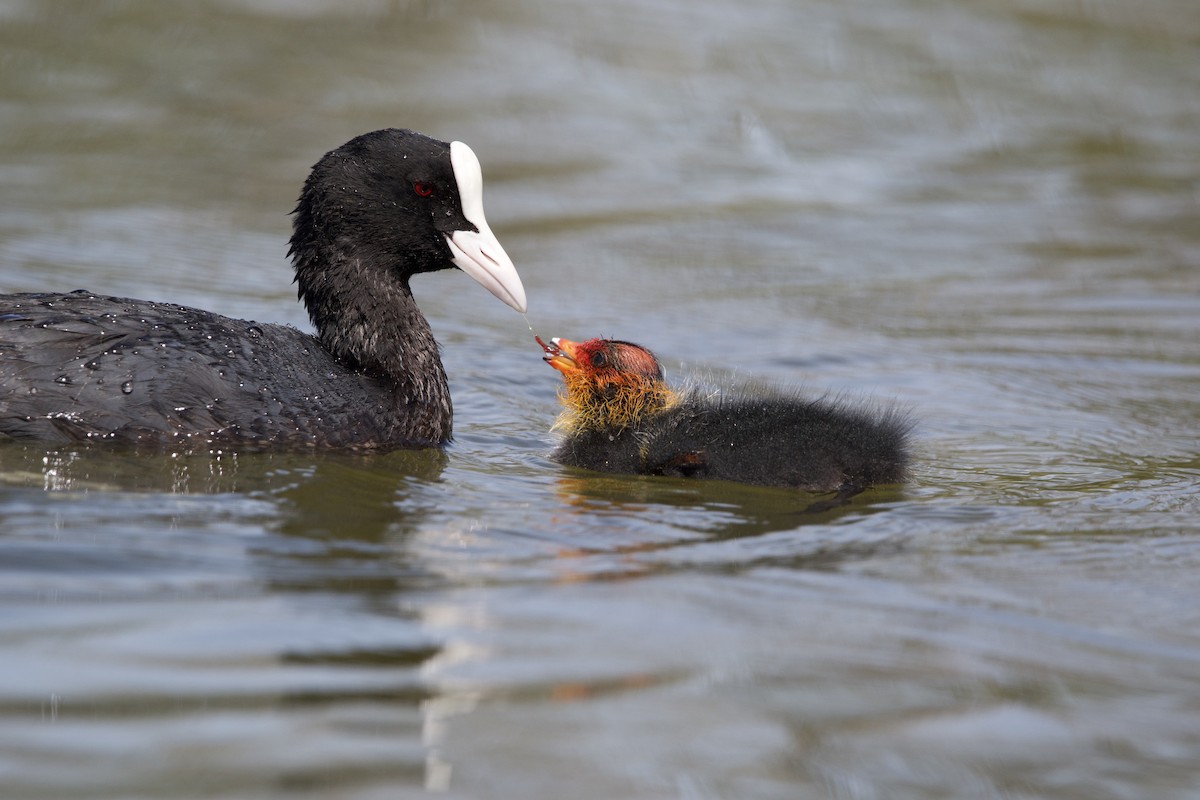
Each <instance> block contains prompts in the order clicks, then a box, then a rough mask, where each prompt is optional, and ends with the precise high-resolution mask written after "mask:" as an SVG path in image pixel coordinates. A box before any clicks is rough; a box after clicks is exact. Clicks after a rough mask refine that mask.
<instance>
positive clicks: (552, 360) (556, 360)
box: [538, 337, 579, 374]
mask: <svg viewBox="0 0 1200 800" xmlns="http://www.w3.org/2000/svg"><path fill="white" fill-rule="evenodd" d="M538 344H540V345H541V346H542V350H544V351H545V352H546V355H544V356H542V360H543V361H545V362H546V363H547V364H549V365H550V366H552V367H554V368H555V369H556V370H558V371H559V372H562V373H564V374H566V373H568V372H576V371H577V370H578V369H579V362H578V361H576V360H575V353H576V348H578V347H579V344H578V343H577V342H572V341H571V340H570V339H560V338H558V337H554V338H553V339H551V340H550V344H546V343H545V342H543V341H542V340H541V339H538Z"/></svg>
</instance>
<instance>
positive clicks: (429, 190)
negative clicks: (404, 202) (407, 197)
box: [413, 181, 433, 197]
mask: <svg viewBox="0 0 1200 800" xmlns="http://www.w3.org/2000/svg"><path fill="white" fill-rule="evenodd" d="M413 191H414V192H416V193H417V196H418V197H429V195H431V194H433V184H432V183H425V182H424V181H416V182H415V183H413Z"/></svg>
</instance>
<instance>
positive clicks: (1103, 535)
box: [0, 0, 1200, 800]
mask: <svg viewBox="0 0 1200 800" xmlns="http://www.w3.org/2000/svg"><path fill="white" fill-rule="evenodd" d="M389 126H399V127H411V128H415V129H417V130H421V131H423V132H425V133H429V134H431V135H434V136H437V137H439V138H444V139H461V140H463V141H465V142H468V143H469V144H470V145H471V146H472V147H473V148H474V149H475V151H476V152H477V153H478V154H479V156H480V159H481V161H482V163H483V166H484V174H485V179H486V187H485V193H486V208H487V211H488V218H489V221H490V222H491V225H492V228H493V229H494V230H495V231H496V233H497V234H498V236H499V237H500V239H501V241H502V242H503V243H504V244H505V247H506V248H507V250H508V251H509V253H510V255H512V256H513V258H514V260H515V261H516V263H517V265H518V268H519V270H520V271H521V274H522V276H523V278H524V281H525V286H526V288H527V290H528V292H529V297H530V320H531V321H532V322H533V324H534V325H535V326H536V327H537V328H538V330H539V332H541V333H542V334H543V335H559V336H567V337H570V338H576V339H578V338H586V337H590V336H594V335H608V336H619V337H620V338H624V339H630V340H633V341H637V342H640V343H643V344H645V345H647V346H650V347H651V348H653V349H654V350H656V351H657V352H658V353H659V354H660V356H661V357H662V358H663V360H664V362H665V363H666V364H667V365H668V368H669V372H670V375H671V376H673V377H676V378H677V377H679V376H680V375H682V374H685V373H686V372H687V371H688V370H692V369H701V370H717V371H732V372H734V373H736V374H738V375H742V376H745V377H751V376H753V377H756V378H764V379H768V380H774V381H781V382H786V383H791V384H801V385H803V386H806V387H808V388H809V389H810V390H811V391H813V392H815V393H819V392H825V391H832V392H839V393H845V394H848V395H850V396H855V397H869V398H876V399H879V400H882V401H895V402H899V403H902V404H905V405H907V406H909V407H911V408H912V409H913V411H914V414H915V416H916V417H917V418H918V419H919V421H920V424H919V428H918V439H917V450H918V458H917V464H916V469H915V471H914V476H913V480H912V481H911V483H910V484H909V485H907V486H905V487H903V488H893V489H884V490H877V491H874V492H871V493H868V494H866V495H863V496H861V497H859V498H857V499H856V500H855V502H853V503H852V504H851V505H849V506H848V507H845V508H842V509H838V510H836V511H832V512H827V513H823V514H803V513H801V509H802V508H803V507H804V505H806V504H807V500H806V499H804V498H798V497H796V496H795V495H793V494H792V493H789V492H781V491H775V490H770V491H768V490H762V489H754V488H748V487H737V486H727V485H721V484H693V483H686V482H677V481H671V480H664V479H658V480H647V479H638V478H626V477H616V476H597V475H592V474H588V473H584V472H576V471H570V470H566V469H563V468H560V467H558V466H556V465H554V464H553V463H551V462H549V461H548V460H547V459H546V453H547V452H548V450H549V449H550V447H551V445H552V442H553V440H552V438H551V435H550V434H549V432H548V428H549V425H550V424H551V422H552V420H553V417H554V415H555V413H556V404H555V400H554V393H555V390H556V388H557V380H556V379H557V375H556V373H553V372H552V371H551V370H549V369H547V368H546V367H545V365H544V364H543V363H542V362H541V359H540V353H539V351H538V350H537V348H536V347H535V346H534V345H533V343H532V340H531V338H530V336H529V332H528V331H527V329H526V328H525V323H524V321H523V320H521V318H520V317H519V316H518V315H515V314H513V313H512V312H511V311H510V310H509V309H507V308H505V307H504V306H503V305H502V304H500V303H498V302H496V301H495V300H494V298H492V297H491V296H489V295H488V294H487V293H486V292H484V291H482V290H481V289H480V288H479V287H478V286H475V285H474V284H473V283H472V282H470V281H468V280H467V279H465V278H464V277H463V276H461V275H458V274H454V273H449V272H444V273H438V274H436V275H430V276H424V277H420V278H418V279H417V281H416V283H415V290H416V293H417V295H418V300H419V302H420V303H421V306H422V308H423V310H424V311H425V313H426V315H427V316H428V317H429V318H430V320H431V322H432V324H433V326H434V329H435V332H436V333H437V335H438V337H439V339H440V341H441V342H442V345H443V350H444V357H445V361H446V365H447V369H448V371H449V373H450V377H451V386H452V391H453V393H454V397H455V410H456V441H455V443H454V444H453V446H451V447H449V448H448V449H447V450H446V451H445V452H444V453H441V452H400V453H392V454H388V455H378V456H371V457H356V456H345V455H332V456H311V455H245V454H235V453H220V454H199V455H177V454H163V455H162V456H149V455H145V454H142V455H134V454H130V453H122V452H112V451H106V450H103V449H86V448H83V449H81V448H59V449H54V450H47V449H45V448H44V447H36V446H30V445H21V444H15V443H11V442H10V443H6V444H0V787H3V788H2V790H0V794H2V795H3V797H4V798H85V797H86V798H140V797H146V798H149V797H155V798H157V797H201V796H203V797H223V798H264V797H303V796H312V797H338V798H375V797H388V798H396V797H409V796H420V795H423V794H425V793H431V792H437V793H441V794H444V795H446V796H460V797H497V798H516V797H520V798H547V799H551V798H563V797H572V798H614V797H621V798H666V797H678V798H689V799H691V798H703V799H704V800H708V799H710V798H797V797H814V798H818V797H831V798H962V797H977V798H984V797H992V798H1086V799H1087V800H1098V799H1103V798H1146V797H1154V798H1173V799H1174V798H1178V799H1182V798H1197V797H1200V767H1197V764H1200V578H1198V577H1197V576H1198V575H1200V499H1198V495H1200V493H1198V492H1197V482H1198V479H1200V456H1198V455H1197V441H1198V429H1200V272H1198V270H1200V214H1198V211H1200V202H1198V200H1200V197H1198V195H1200V9H1198V8H1197V6H1196V4H1195V2H1194V0H1146V1H1145V2H1138V3H1132V2H1119V1H1118V0H1091V1H1089V2H1074V1H1070V0H974V1H973V2H966V3H962V2H945V1H944V0H928V1H926V2H918V0H865V2H860V3H838V2H831V1H830V0H775V1H772V0H749V2H738V3H733V2H715V0H686V1H685V0H641V1H640V2H636V3H635V2H622V1H620V0H618V1H617V2H606V3H594V2H575V1H572V2H561V3H545V2H534V0H504V2H499V1H498V0H493V1H492V2H488V0H476V1H475V2H464V1H461V0H442V1H441V2H429V1H428V0H426V1H420V0H413V1H412V2H404V1H403V0H291V1H289V0H193V2H189V3H177V2H159V0H114V1H112V2H94V3H86V4H84V3H78V2H68V1H67V0H38V1H37V2H33V1H32V0H25V1H22V0H0V187H3V191H2V193H0V291H28V290H39V289H46V290H71V289H75V288H80V287H85V288H88V289H91V290H93V291H96V292H102V293H105V294H118V295H132V296H136V297H143V298H147V299H154V300H172V301H176V302H181V303H187V304H192V305H198V306H202V307H205V308H208V309H211V310H214V311H217V312H221V313H224V314H228V315H233V316H239V317H246V318H252V319H257V320H262V321H272V322H285V323H291V324H294V325H296V326H298V327H302V328H307V327H308V323H307V320H306V318H305V314H304V312H303V310H302V308H301V307H300V306H299V305H298V304H297V303H296V302H295V293H294V287H293V286H292V285H291V283H290V280H291V275H290V269H289V265H288V262H287V259H286V240H287V237H288V235H289V219H288V216H287V213H288V212H289V211H290V210H291V208H292V204H293V203H294V200H295V197H296V195H297V193H298V190H299V186H300V183H301V181H302V180H303V178H304V177H305V175H306V173H307V169H308V167H309V166H310V165H311V164H312V163H313V162H314V161H315V160H316V159H317V158H318V157H319V156H320V155H321V154H322V153H324V152H325V151H327V150H329V149H330V148H332V147H334V146H336V145H338V144H340V143H342V142H343V141H345V140H347V139H349V138H351V137H352V136H354V135H356V134H358V133H362V132H364V131H368V130H373V129H375V128H380V127H389Z"/></svg>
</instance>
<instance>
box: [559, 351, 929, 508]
mask: <svg viewBox="0 0 1200 800" xmlns="http://www.w3.org/2000/svg"><path fill="white" fill-rule="evenodd" d="M551 341H552V345H544V344H543V349H544V350H545V351H546V355H545V359H544V360H545V361H546V362H547V363H549V364H550V366H552V367H554V368H555V369H556V370H558V371H559V372H561V373H562V376H563V384H564V385H563V389H562V391H561V392H560V393H559V399H560V400H561V401H562V403H563V405H564V407H565V408H564V410H563V412H562V414H561V415H560V416H559V418H558V421H557V422H556V423H555V428H556V429H557V430H558V431H559V432H560V433H561V434H562V440H561V442H560V443H559V445H558V447H557V448H556V449H555V450H554V452H553V453H552V456H551V457H552V458H553V459H554V460H555V461H558V462H559V463H562V464H567V465H570V466H576V467H585V468H587V469H594V470H599V471H602V472H619V473H628V474H641V475H673V476H678V477H687V478H709V479H717V480H729V481H738V482H741V483H750V484H758V485H762V486H785V487H792V488H797V489H804V490H807V491H811V492H837V493H838V496H839V497H841V498H845V497H849V496H851V495H853V494H856V493H858V492H860V491H862V490H863V489H866V488H867V487H870V486H875V485H879V484H889V483H898V482H900V481H902V480H903V479H904V476H905V469H906V466H907V464H908V460H909V456H908V435H909V431H910V428H911V427H912V425H911V422H910V420H909V419H908V418H907V416H906V415H905V414H904V413H903V412H900V411H897V410H884V411H880V412H875V411H872V410H870V409H868V408H864V407H858V406H854V405H851V404H849V403H846V402H843V401H837V400H827V399H813V398H805V397H801V396H800V395H799V394H797V393H795V392H788V391H782V390H774V389H769V388H767V387H763V386H754V385H743V386H736V387H730V388H717V387H704V386H700V385H693V386H690V387H688V388H685V389H682V390H680V391H675V390H672V389H671V388H669V387H668V386H667V383H666V381H665V380H664V379H663V370H662V365H661V364H660V363H659V361H658V359H657V358H655V356H654V354H653V353H651V352H650V351H649V350H647V349H646V348H644V347H640V346H639V345H636V344H632V343H630V342H622V341H618V340H614V339H590V340H588V341H586V342H582V343H577V342H572V341H569V340H566V339H552V340H551ZM539 343H540V340H539Z"/></svg>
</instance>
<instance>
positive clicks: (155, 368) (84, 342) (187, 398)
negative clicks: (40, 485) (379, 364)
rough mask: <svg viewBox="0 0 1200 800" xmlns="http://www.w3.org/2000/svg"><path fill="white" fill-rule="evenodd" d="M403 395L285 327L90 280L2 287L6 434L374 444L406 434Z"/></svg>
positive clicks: (0, 398)
mask: <svg viewBox="0 0 1200 800" xmlns="http://www.w3.org/2000/svg"><path fill="white" fill-rule="evenodd" d="M395 404H396V400H395V399H394V398H392V396H391V395H390V393H389V391H388V390H387V389H386V388H385V387H384V386H383V385H382V384H381V383H380V382H378V381H376V380H374V379H373V378H370V377H368V376H364V375H361V374H359V373H357V372H355V371H354V370H353V369H351V368H349V367H348V366H347V365H345V364H342V363H340V362H339V361H337V360H336V359H334V358H333V357H332V356H330V355H329V353H328V352H327V351H326V350H325V349H324V348H323V347H321V345H320V343H319V342H318V341H317V340H316V339H315V338H314V337H312V336H310V335H307V334H304V333H301V332H300V331H297V330H295V329H293V328H289V327H286V326H282V325H271V324H262V323H255V322H247V321H244V320H237V319H232V318H229V317H224V316H221V315H218V314H213V313H211V312H207V311H202V310H199V309H195V308H189V307H186V306H179V305H171V304H165V303H152V302H147V301H141V300H130V299H125V298H112V297H99V296H96V295H92V294H90V293H87V292H83V291H77V292H71V293H68V294H17V295H4V296H0V435H7V436H10V437H13V438H29V439H40V440H45V441H49V442H60V443H62V442H72V441H82V440H89V439H101V440H114V441H123V442H131V443H143V444H156V445H164V444H165V445H172V446H181V447H189V446H195V447H203V446H205V445H208V444H221V443H233V442H239V443H251V444H253V443H255V442H259V443H264V444H268V443H269V444H270V445H271V446H279V445H281V444H282V445H284V446H289V445H290V446H297V447H303V446H307V445H322V446H339V445H340V444H345V445H352V444H364V443H365V444H368V445H369V444H381V443H387V440H388V439H389V437H393V436H394V431H392V430H390V428H391V421H392V419H393V417H394V413H393V409H394V406H395ZM341 439H344V440H345V441H344V442H342V441H340V440H341ZM391 443H395V442H391Z"/></svg>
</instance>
